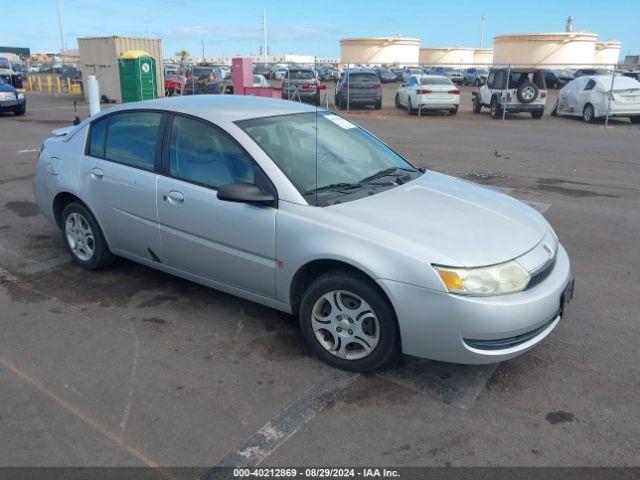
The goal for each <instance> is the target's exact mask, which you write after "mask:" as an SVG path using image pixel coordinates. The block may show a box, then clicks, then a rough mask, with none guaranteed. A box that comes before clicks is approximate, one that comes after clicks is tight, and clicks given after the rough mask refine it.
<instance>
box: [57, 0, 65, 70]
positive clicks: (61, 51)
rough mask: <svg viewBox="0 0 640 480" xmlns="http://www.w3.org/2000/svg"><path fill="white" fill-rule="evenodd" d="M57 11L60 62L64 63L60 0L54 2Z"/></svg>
mask: <svg viewBox="0 0 640 480" xmlns="http://www.w3.org/2000/svg"><path fill="white" fill-rule="evenodd" d="M56 10H57V11H58V27H59V28H60V62H64V35H63V34H62V15H61V13H60V0H56Z"/></svg>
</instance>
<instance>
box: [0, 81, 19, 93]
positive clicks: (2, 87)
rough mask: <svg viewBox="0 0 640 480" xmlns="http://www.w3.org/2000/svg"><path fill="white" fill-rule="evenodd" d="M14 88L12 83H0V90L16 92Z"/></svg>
mask: <svg viewBox="0 0 640 480" xmlns="http://www.w3.org/2000/svg"><path fill="white" fill-rule="evenodd" d="M16 91H17V90H16V89H15V88H14V87H13V85H9V84H8V83H0V92H12V93H16Z"/></svg>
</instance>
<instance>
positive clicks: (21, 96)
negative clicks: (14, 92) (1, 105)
mask: <svg viewBox="0 0 640 480" xmlns="http://www.w3.org/2000/svg"><path fill="white" fill-rule="evenodd" d="M23 99H24V93H22V92H18V100H23Z"/></svg>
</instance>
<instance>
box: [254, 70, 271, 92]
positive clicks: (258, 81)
mask: <svg viewBox="0 0 640 480" xmlns="http://www.w3.org/2000/svg"><path fill="white" fill-rule="evenodd" d="M253 86H254V87H255V88H269V87H270V86H271V85H269V82H268V81H267V79H266V78H264V75H260V74H259V73H258V74H256V73H254V74H253Z"/></svg>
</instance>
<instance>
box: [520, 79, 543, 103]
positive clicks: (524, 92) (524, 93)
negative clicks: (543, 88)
mask: <svg viewBox="0 0 640 480" xmlns="http://www.w3.org/2000/svg"><path fill="white" fill-rule="evenodd" d="M538 95H540V89H539V88H538V86H537V85H536V84H535V83H533V82H524V83H523V84H522V85H520V86H519V87H518V90H517V91H516V97H518V100H520V103H531V102H533V101H534V100H535V99H536V98H538Z"/></svg>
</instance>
